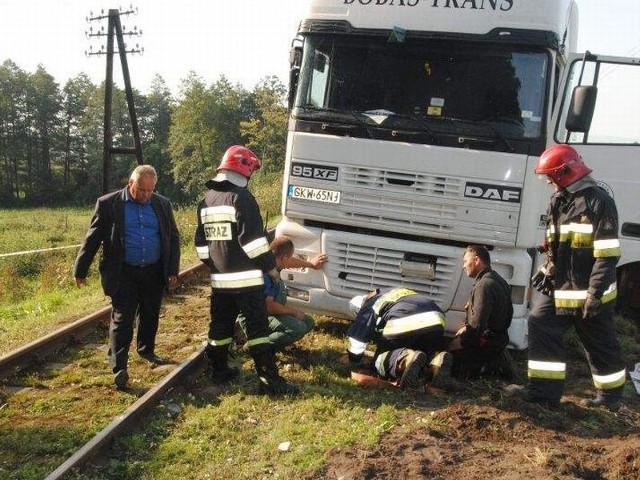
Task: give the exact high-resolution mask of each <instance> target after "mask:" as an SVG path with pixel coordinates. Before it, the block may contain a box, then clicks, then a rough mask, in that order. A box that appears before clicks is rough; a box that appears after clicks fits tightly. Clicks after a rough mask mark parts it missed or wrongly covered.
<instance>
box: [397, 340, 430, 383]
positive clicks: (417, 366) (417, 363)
mask: <svg viewBox="0 0 640 480" xmlns="http://www.w3.org/2000/svg"><path fill="white" fill-rule="evenodd" d="M426 364H427V356H426V355H425V354H424V352H421V351H419V350H414V351H413V353H412V354H411V358H410V359H408V360H407V363H406V364H405V367H404V372H402V377H400V383H399V384H398V385H399V387H400V388H402V389H403V390H413V389H416V388H420V387H423V386H424V384H425V383H426V373H425V365H426Z"/></svg>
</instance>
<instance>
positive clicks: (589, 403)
mask: <svg viewBox="0 0 640 480" xmlns="http://www.w3.org/2000/svg"><path fill="white" fill-rule="evenodd" d="M623 388H624V386H622V387H618V388H614V389H611V390H598V393H597V394H596V396H595V397H594V398H584V399H582V400H580V405H582V406H583V407H603V408H606V409H607V410H611V411H613V412H615V411H617V410H618V409H619V408H620V405H621V403H622V390H623Z"/></svg>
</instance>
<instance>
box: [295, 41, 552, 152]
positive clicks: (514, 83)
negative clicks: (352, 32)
mask: <svg viewBox="0 0 640 480" xmlns="http://www.w3.org/2000/svg"><path fill="white" fill-rule="evenodd" d="M548 62H549V60H548V56H547V54H546V53H545V51H544V50H542V49H535V48H532V47H518V48H516V47H513V46H500V45H492V44H488V43H483V44H479V43H468V42H461V41H453V40H449V41H442V40H429V39H409V38H407V39H406V41H405V42H403V43H397V42H390V41H388V40H387V38H379V37H371V38H364V39H363V37H362V36H358V37H348V36H340V37H336V36H332V37H328V36H324V35H310V36H308V37H307V38H306V39H305V46H304V55H303V61H302V68H301V74H300V81H299V88H298V92H297V97H296V104H295V107H296V108H295V109H294V115H296V116H298V117H307V118H309V117H312V118H317V119H320V118H323V111H326V114H327V117H329V118H330V119H333V120H335V119H336V115H337V112H340V111H344V112H345V114H344V116H343V117H342V121H344V122H345V123H349V122H351V121H352V120H353V119H354V118H361V119H363V118H364V121H366V122H367V123H368V124H369V125H370V127H373V128H375V127H376V126H381V127H385V126H388V125H389V124H393V123H394V122H399V121H400V120H399V119H404V124H403V128H410V127H408V126H407V123H406V120H407V119H412V120H413V121H414V122H415V123H416V126H414V127H413V128H416V129H417V128H419V127H420V128H423V129H426V130H427V131H428V132H429V133H433V132H443V131H444V132H447V131H449V130H451V128H452V125H457V126H459V125H461V124H462V123H465V122H469V124H473V125H476V126H477V125H485V126H488V125H490V126H491V128H490V129H487V130H488V131H491V132H493V133H494V134H496V135H498V136H500V138H506V139H527V138H528V139H532V138H539V137H540V136H541V134H542V133H543V132H542V125H543V124H544V123H545V122H544V120H545V119H544V115H545V111H544V98H545V91H546V78H547V72H548ZM394 117H395V119H394ZM392 128H397V127H392Z"/></svg>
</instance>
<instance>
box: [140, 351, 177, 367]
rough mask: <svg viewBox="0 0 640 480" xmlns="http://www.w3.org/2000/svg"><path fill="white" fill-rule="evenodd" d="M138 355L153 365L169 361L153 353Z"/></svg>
mask: <svg viewBox="0 0 640 480" xmlns="http://www.w3.org/2000/svg"><path fill="white" fill-rule="evenodd" d="M140 357H141V358H144V359H145V360H146V361H147V362H151V363H153V364H155V365H165V364H167V363H170V362H169V361H168V360H166V359H164V358H162V357H159V356H158V355H156V354H155V353H143V354H141V355H140Z"/></svg>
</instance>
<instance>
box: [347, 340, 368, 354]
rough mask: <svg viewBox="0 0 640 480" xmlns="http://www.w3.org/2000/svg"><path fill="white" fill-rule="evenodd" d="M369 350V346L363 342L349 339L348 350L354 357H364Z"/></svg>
mask: <svg viewBox="0 0 640 480" xmlns="http://www.w3.org/2000/svg"><path fill="white" fill-rule="evenodd" d="M366 348H367V344H366V343H364V342H361V341H360V340H356V339H355V338H351V337H349V346H348V348H347V350H348V351H349V352H351V353H353V354H354V355H362V354H363V353H364V351H365V350H366Z"/></svg>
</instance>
